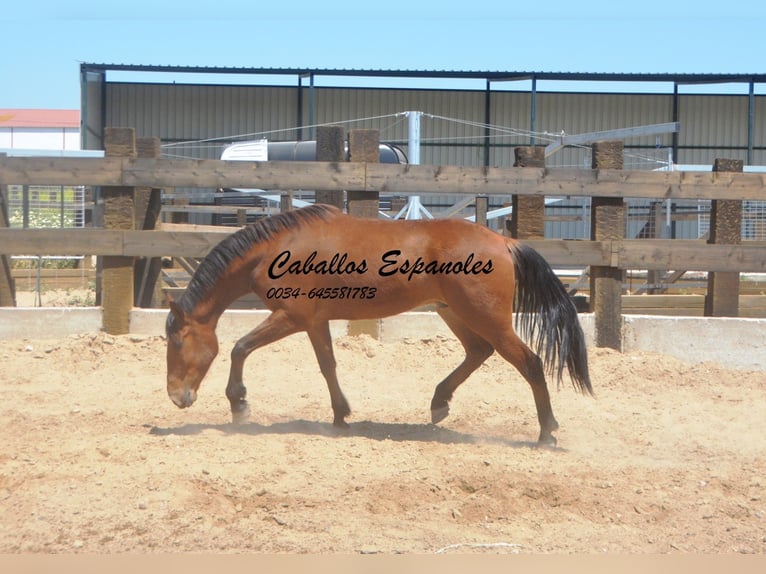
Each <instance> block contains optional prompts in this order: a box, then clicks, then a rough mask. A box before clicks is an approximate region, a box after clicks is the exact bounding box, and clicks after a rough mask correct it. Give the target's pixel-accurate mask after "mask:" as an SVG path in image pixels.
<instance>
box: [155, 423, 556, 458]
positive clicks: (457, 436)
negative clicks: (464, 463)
mask: <svg viewBox="0 0 766 574" xmlns="http://www.w3.org/2000/svg"><path fill="white" fill-rule="evenodd" d="M145 426H146V427H148V428H149V434H150V435H155V436H170V435H175V436H192V435H197V434H201V433H203V432H205V431H208V430H215V431H219V432H221V433H224V434H230V435H249V436H264V435H292V434H298V435H306V436H325V437H328V438H333V439H344V438H353V437H356V438H366V439H370V440H375V441H381V442H382V441H387V440H390V441H393V442H429V443H440V444H445V445H450V444H476V445H479V444H485V445H499V446H505V447H510V448H519V449H542V448H544V449H545V450H557V451H560V450H563V449H562V448H560V447H549V446H546V447H541V446H540V445H538V443H537V442H534V441H520V440H512V439H508V438H504V437H499V436H491V435H480V434H470V433H464V432H460V431H456V430H452V429H449V428H446V427H442V426H438V425H435V424H431V423H428V424H422V423H421V424H414V423H386V422H376V421H369V420H364V421H357V422H354V423H351V424H350V426H349V428H347V429H338V428H336V427H334V426H333V425H332V423H329V422H318V421H309V420H304V419H297V420H291V421H285V422H275V423H271V424H260V423H256V422H249V423H245V424H234V423H222V424H206V423H190V424H185V425H181V426H178V427H166V428H165V427H158V426H154V425H145Z"/></svg>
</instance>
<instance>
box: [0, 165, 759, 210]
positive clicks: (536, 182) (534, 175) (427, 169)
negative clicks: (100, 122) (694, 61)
mask: <svg viewBox="0 0 766 574" xmlns="http://www.w3.org/2000/svg"><path fill="white" fill-rule="evenodd" d="M3 184H9V185H96V186H129V187H153V188H158V187H159V188H169V187H192V188H252V189H268V190H301V189H302V190H358V191H376V192H379V193H383V194H408V193H414V194H422V193H439V194H461V195H510V194H516V195H545V196H598V197H632V198H654V199H667V198H672V199H718V198H726V199H742V200H745V199H747V200H766V174H764V173H729V172H712V171H711V172H683V171H677V172H655V171H624V170H582V169H547V168H539V169H538V168H521V167H503V168H500V167H497V168H495V167H465V166H434V165H406V164H404V165H401V164H373V163H361V162H345V163H334V162H240V161H221V160H188V159H184V160H178V159H132V158H131V159H128V158H114V157H106V158H39V157H0V185H3Z"/></svg>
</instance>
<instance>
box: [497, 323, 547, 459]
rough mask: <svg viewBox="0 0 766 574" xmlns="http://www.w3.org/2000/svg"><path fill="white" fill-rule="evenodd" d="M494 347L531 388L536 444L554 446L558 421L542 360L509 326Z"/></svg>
mask: <svg viewBox="0 0 766 574" xmlns="http://www.w3.org/2000/svg"><path fill="white" fill-rule="evenodd" d="M495 349H496V350H497V352H498V353H499V354H500V356H502V357H503V358H504V359H505V360H506V361H508V362H509V363H511V364H512V365H513V366H514V367H516V369H517V370H518V371H519V373H521V375H522V376H523V377H524V379H525V380H526V381H527V383H529V386H530V387H531V388H532V395H533V396H534V399H535V407H536V409H537V420H538V421H539V423H540V436H539V438H538V440H537V442H538V444H540V445H547V446H555V445H556V437H554V436H553V432H554V431H556V430H558V428H559V423H558V422H557V421H556V418H555V417H554V416H553V408H552V407H551V397H550V394H549V393H548V385H547V383H546V381H545V370H544V369H543V362H542V360H541V359H540V357H538V356H537V355H536V354H535V353H533V352H532V350H531V349H530V348H529V347H528V346H527V345H526V344H525V343H524V342H523V341H522V340H521V339H520V338H519V337H518V335H516V333H515V332H513V331H512V330H510V328H509V329H508V330H506V332H505V333H504V334H503V335H502V336H501V337H499V338H498V339H497V340H496V341H495Z"/></svg>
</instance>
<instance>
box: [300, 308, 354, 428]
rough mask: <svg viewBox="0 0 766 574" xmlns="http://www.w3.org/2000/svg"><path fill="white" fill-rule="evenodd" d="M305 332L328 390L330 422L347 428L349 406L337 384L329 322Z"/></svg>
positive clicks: (335, 425)
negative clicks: (331, 414)
mask: <svg viewBox="0 0 766 574" xmlns="http://www.w3.org/2000/svg"><path fill="white" fill-rule="evenodd" d="M307 332H308V336H309V340H310V341H311V345H312V346H313V347H314V353H315V354H316V358H317V362H318V363H319V370H320V371H321V372H322V376H323V377H324V378H325V381H327V389H328V390H329V391H330V404H331V406H332V412H333V421H332V424H333V426H334V427H337V428H342V429H346V428H348V423H347V422H346V417H347V416H348V415H350V414H351V407H350V406H349V404H348V401H347V400H346V397H345V396H343V391H341V389H340V385H339V384H338V375H337V373H336V363H335V354H334V353H333V350H332V336H331V335H330V324H329V323H328V322H327V321H325V322H324V323H322V324H321V325H319V326H317V327H314V328H311V329H308V331H307Z"/></svg>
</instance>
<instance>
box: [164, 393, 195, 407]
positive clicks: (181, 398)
mask: <svg viewBox="0 0 766 574" xmlns="http://www.w3.org/2000/svg"><path fill="white" fill-rule="evenodd" d="M168 396H169V397H170V400H171V401H173V404H174V405H175V406H177V407H178V408H179V409H186V408H188V407H190V406H192V405H193V404H194V401H196V400H197V393H196V392H195V391H193V390H191V389H186V390H184V391H172V392H171V391H169V392H168Z"/></svg>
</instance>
